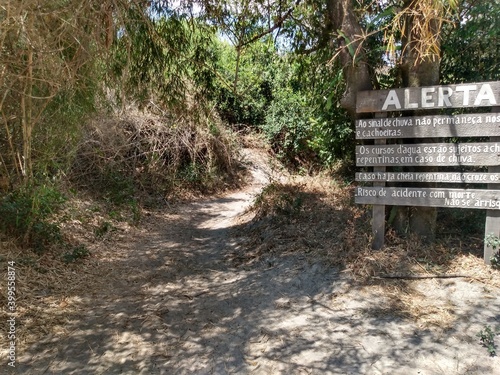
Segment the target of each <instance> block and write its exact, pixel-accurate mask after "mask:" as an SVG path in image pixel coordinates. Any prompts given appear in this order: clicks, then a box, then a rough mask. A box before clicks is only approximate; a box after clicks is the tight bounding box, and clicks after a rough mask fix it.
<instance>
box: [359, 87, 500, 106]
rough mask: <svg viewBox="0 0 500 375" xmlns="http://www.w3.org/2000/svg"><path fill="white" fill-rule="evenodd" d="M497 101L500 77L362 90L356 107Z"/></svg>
mask: <svg viewBox="0 0 500 375" xmlns="http://www.w3.org/2000/svg"><path fill="white" fill-rule="evenodd" d="M498 104H500V81H495V82H480V83H465V84H459V85H446V86H426V87H408V88H401V89H393V90H375V91H361V92H359V93H358V95H357V104H356V111H357V112H358V113H366V112H390V111H414V110H419V109H425V110H429V109H442V108H470V107H493V106H497V105H498Z"/></svg>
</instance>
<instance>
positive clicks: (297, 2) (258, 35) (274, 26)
mask: <svg viewBox="0 0 500 375" xmlns="http://www.w3.org/2000/svg"><path fill="white" fill-rule="evenodd" d="M300 1H301V0H295V4H294V5H293V6H292V7H290V9H288V10H287V12H286V13H285V14H284V15H282V16H281V17H280V18H279V19H278V20H277V21H276V23H275V24H274V25H273V26H272V27H271V28H268V29H267V30H265V31H263V32H261V33H260V34H257V35H255V36H253V37H252V38H250V39H249V40H247V41H245V42H243V43H240V44H239V45H238V46H237V47H236V48H243V47H245V46H247V45H249V44H251V43H253V42H255V41H256V40H259V39H260V38H262V37H263V36H266V35H268V34H271V33H272V32H273V31H274V30H276V29H278V28H280V27H281V26H282V25H283V22H285V21H286V19H287V18H288V17H290V16H291V15H292V12H293V11H294V10H295V8H296V7H297V6H298V5H299V4H300Z"/></svg>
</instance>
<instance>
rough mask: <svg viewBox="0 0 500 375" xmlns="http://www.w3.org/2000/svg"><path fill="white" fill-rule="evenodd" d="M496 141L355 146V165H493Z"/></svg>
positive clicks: (498, 153) (497, 157)
mask: <svg viewBox="0 0 500 375" xmlns="http://www.w3.org/2000/svg"><path fill="white" fill-rule="evenodd" d="M495 165H500V142H489V143H419V144H395V145H386V146H379V145H373V146H356V166H358V167H374V166H495Z"/></svg>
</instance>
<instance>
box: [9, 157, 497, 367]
mask: <svg viewBox="0 0 500 375" xmlns="http://www.w3.org/2000/svg"><path fill="white" fill-rule="evenodd" d="M248 157H249V159H250V162H251V163H253V165H254V168H253V169H252V170H253V174H254V182H253V184H252V185H251V186H249V187H248V188H247V189H245V191H242V192H237V193H233V194H229V195H227V196H225V197H222V198H214V199H207V200H204V201H199V202H193V203H190V204H185V205H182V206H179V207H177V208H176V209H175V210H174V211H173V212H168V213H163V212H153V213H151V215H150V216H148V217H147V218H146V219H145V222H144V225H142V226H141V228H140V229H137V230H135V232H134V233H133V237H131V236H130V234H129V236H128V238H129V239H128V240H127V241H120V242H117V243H114V244H108V249H106V250H103V254H102V255H101V256H102V262H101V264H102V265H103V266H102V272H105V270H110V269H113V272H110V273H109V274H101V275H100V276H99V274H98V276H96V277H98V278H100V279H99V280H101V279H102V280H101V281H100V282H101V284H100V285H101V288H100V289H99V290H92V291H90V290H89V291H88V293H87V294H85V295H82V296H81V302H80V306H79V312H78V313H75V314H74V315H73V316H70V317H68V323H67V325H68V327H67V331H68V332H69V333H68V334H66V335H63V336H57V337H54V336H49V337H46V338H45V339H43V340H41V341H40V342H39V343H37V344H36V345H34V346H32V347H31V348H30V349H29V350H28V351H27V352H26V353H23V355H22V357H21V358H19V365H18V368H17V370H18V373H20V374H415V375H416V374H421V375H423V374H446V375H450V374H500V370H499V369H500V362H499V359H498V358H492V357H489V356H488V355H487V352H486V350H485V349H484V348H482V347H481V346H480V345H479V344H478V343H477V337H476V336H475V335H476V333H477V332H479V330H480V329H481V328H482V327H484V325H485V324H490V325H492V326H494V325H495V324H499V323H500V298H499V293H498V292H499V291H498V290H494V289H492V288H485V287H484V286H483V285H481V284H474V283H468V282H466V281H463V280H460V279H452V280H420V281H415V282H414V284H415V288H416V289H418V290H420V291H421V293H422V294H423V295H426V296H427V298H434V299H433V300H432V301H434V302H432V303H435V304H436V305H439V306H442V308H446V309H450V314H453V316H454V324H453V327H451V328H450V329H449V330H447V331H442V330H439V329H436V330H431V329H422V328H421V327H419V326H418V325H417V324H416V323H414V322H412V321H411V320H409V319H408V318H406V317H404V316H394V315H393V314H392V312H391V311H390V309H388V305H387V300H386V296H385V295H383V294H381V293H380V292H379V289H377V288H376V287H373V288H372V287H369V286H365V287H361V286H356V285H355V284H354V283H353V282H352V281H351V280H350V278H349V276H348V274H347V273H345V272H342V271H341V270H339V269H334V268H331V267H328V266H326V265H324V264H323V263H322V262H321V261H319V260H314V259H308V258H307V256H306V255H303V254H287V255H282V256H279V257H277V256H276V255H269V256H266V257H265V258H263V259H261V260H260V261H258V262H255V263H254V264H252V265H247V266H240V267H235V266H234V265H233V264H232V263H231V262H230V260H229V257H230V255H231V254H234V253H237V252H238V251H244V249H243V248H241V245H240V242H239V241H238V240H237V238H236V237H235V236H234V233H235V231H237V230H238V229H241V228H239V227H240V226H242V225H243V224H242V223H241V221H238V220H236V218H238V216H239V215H240V214H241V213H243V212H244V210H245V209H246V207H248V206H249V204H251V202H252V199H253V197H254V196H255V194H256V193H257V192H258V191H259V190H260V189H261V188H262V187H263V186H264V185H265V184H266V182H267V180H268V175H269V174H270V171H269V169H266V168H267V167H266V166H265V163H263V160H262V159H259V156H256V155H253V154H249V156H248ZM252 158H253V159H252ZM130 238H132V239H130ZM106 254H107V255H106ZM97 271H99V270H97Z"/></svg>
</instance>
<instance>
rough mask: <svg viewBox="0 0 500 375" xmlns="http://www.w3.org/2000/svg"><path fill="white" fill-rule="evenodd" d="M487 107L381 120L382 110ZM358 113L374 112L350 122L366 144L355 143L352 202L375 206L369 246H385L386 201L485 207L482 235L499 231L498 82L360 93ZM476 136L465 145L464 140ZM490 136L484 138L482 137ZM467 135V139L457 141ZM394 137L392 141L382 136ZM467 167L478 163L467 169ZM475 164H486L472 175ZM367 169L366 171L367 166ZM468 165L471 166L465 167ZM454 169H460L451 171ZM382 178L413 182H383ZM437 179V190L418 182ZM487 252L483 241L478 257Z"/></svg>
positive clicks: (390, 138)
mask: <svg viewBox="0 0 500 375" xmlns="http://www.w3.org/2000/svg"><path fill="white" fill-rule="evenodd" d="M477 107H490V108H492V111H491V112H488V113H467V114H458V115H443V114H442V113H437V114H436V115H434V116H428V115H426V116H413V117H404V116H403V117H398V116H395V115H393V116H394V117H384V115H383V114H384V113H389V112H395V113H400V112H404V111H418V110H425V111H426V112H428V111H430V110H443V109H451V108H477ZM357 112H358V113H367V112H373V113H375V118H372V119H361V120H357V121H356V130H355V131H356V139H359V140H371V142H372V144H362V145H359V146H357V147H356V166H358V167H361V168H363V171H361V172H358V173H356V181H359V182H363V183H372V185H373V186H372V187H365V186H358V187H357V188H356V193H355V202H356V203H360V204H371V205H373V219H372V229H373V234H374V237H373V244H372V247H373V248H374V249H380V248H381V247H382V246H383V244H384V232H385V205H398V206H425V207H458V208H474V209H486V210H487V220H486V229H485V236H487V235H489V234H493V235H496V236H500V81H497V82H480V83H467V84H460V85H448V86H429V87H410V88H404V89H394V90H378V91H363V92H360V93H359V94H358V97H357ZM475 137H477V138H481V139H479V140H477V141H474V142H470V138H475ZM484 137H490V138H489V142H482V139H483V138H484ZM421 138H440V139H442V138H448V139H451V140H453V141H452V142H447V143H442V142H440V143H411V142H408V141H406V142H405V141H404V140H405V139H413V140H414V139H421ZM463 138H467V140H466V142H462V141H460V142H457V140H458V139H463ZM393 139H397V140H398V142H397V143H394V144H387V143H388V141H390V140H393ZM409 166H411V167H416V168H418V167H428V166H435V167H440V168H442V170H441V171H439V172H418V171H415V172H408V171H405V170H402V167H409ZM470 167H476V168H475V169H474V168H473V170H470ZM477 167H489V169H488V172H487V173H486V172H484V173H483V172H477ZM367 168H370V169H371V170H366V169H367ZM468 168H469V169H468ZM457 169H458V170H459V171H458V172H457ZM386 182H401V183H414V184H415V186H412V187H405V188H398V187H386V186H385V184H386ZM429 182H433V183H436V184H437V186H438V187H436V188H424V187H420V186H421V185H420V186H419V184H421V183H429ZM447 183H448V184H449V183H454V184H483V185H484V186H487V189H449V188H446V187H445V186H446V185H445V184H447ZM492 255H493V250H492V249H491V248H490V247H489V246H487V244H485V252H484V259H485V262H486V263H489V262H490V258H491V256H492Z"/></svg>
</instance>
